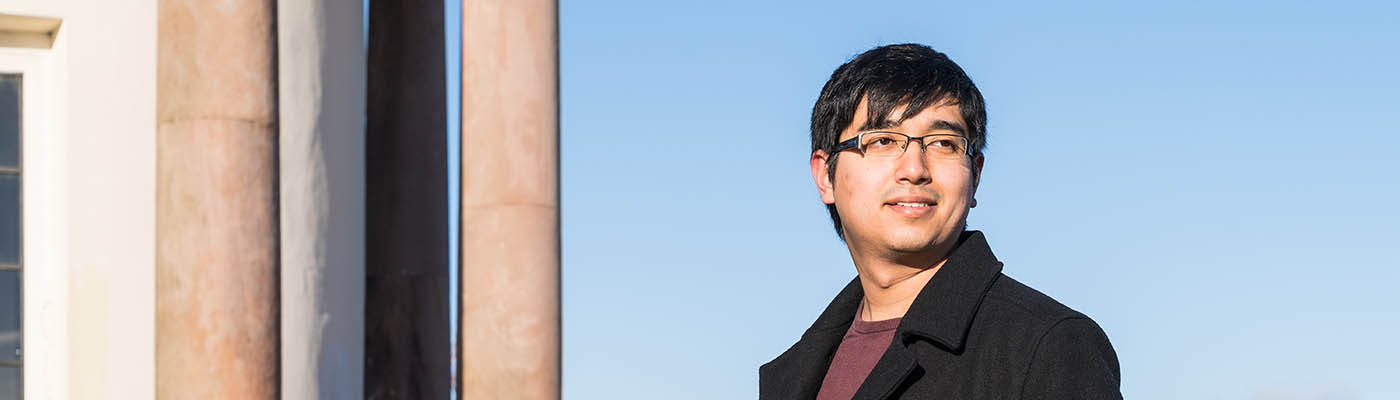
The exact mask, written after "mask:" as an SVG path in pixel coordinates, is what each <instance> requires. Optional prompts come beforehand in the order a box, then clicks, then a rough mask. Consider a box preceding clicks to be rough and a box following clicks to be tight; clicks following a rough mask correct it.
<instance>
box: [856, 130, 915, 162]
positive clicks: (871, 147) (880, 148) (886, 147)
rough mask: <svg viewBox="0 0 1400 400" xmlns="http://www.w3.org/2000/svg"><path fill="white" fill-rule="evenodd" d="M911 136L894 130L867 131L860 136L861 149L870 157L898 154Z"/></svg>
mask: <svg viewBox="0 0 1400 400" xmlns="http://www.w3.org/2000/svg"><path fill="white" fill-rule="evenodd" d="M908 140H909V138H908V137H905V136H904V135H900V134H898V133H892V132H867V133H864V134H861V136H860V151H861V152H862V153H865V155H866V156H870V157H892V156H898V155H899V153H902V152H903V150H904V142H906V141H908Z"/></svg>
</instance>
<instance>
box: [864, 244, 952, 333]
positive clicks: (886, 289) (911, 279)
mask: <svg viewBox="0 0 1400 400" xmlns="http://www.w3.org/2000/svg"><path fill="white" fill-rule="evenodd" d="M946 261H947V258H946V257H945V258H943V259H940V260H939V261H938V262H937V263H936V264H934V265H931V266H925V267H911V266H907V265H901V264H898V263H893V262H887V261H882V260H865V261H864V262H862V261H861V260H856V271H857V273H858V274H859V275H860V286H861V288H862V289H864V290H865V299H864V301H865V307H864V310H863V311H861V315H860V318H861V319H862V320H865V321H882V320H887V319H891V318H900V317H903V316H904V313H906V312H908V311H909V306H910V305H912V304H914V298H915V297H918V296H919V292H920V291H922V290H923V289H924V285H925V284H927V283H928V280H929V279H931V278H933V275H934V274H936V273H938V270H939V269H941V268H942V267H943V263H944V262H946Z"/></svg>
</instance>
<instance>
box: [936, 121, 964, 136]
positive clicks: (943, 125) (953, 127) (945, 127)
mask: <svg viewBox="0 0 1400 400" xmlns="http://www.w3.org/2000/svg"><path fill="white" fill-rule="evenodd" d="M929 130H931V131H953V132H957V133H958V134H959V135H963V136H967V128H963V126H962V124H959V123H957V122H950V121H944V120H941V119H940V120H937V121H933V125H931V126H929Z"/></svg>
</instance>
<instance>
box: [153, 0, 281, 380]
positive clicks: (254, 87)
mask: <svg viewBox="0 0 1400 400" xmlns="http://www.w3.org/2000/svg"><path fill="white" fill-rule="evenodd" d="M235 3H236V4H228V2H206V1H198V0H159V1H158V3H157V18H158V19H157V35H156V36H157V50H156V75H157V79H156V80H157V87H156V125H157V127H156V337H155V342H156V354H155V356H156V397H157V398H168V399H209V398H213V399H219V398H237V399H249V398H263V399H269V398H274V397H276V396H277V394H278V347H279V346H278V337H277V333H278V276H277V263H278V230H277V195H276V193H277V158H276V148H277V137H276V122H277V108H276V104H277V102H276V93H277V91H276V82H277V80H276V78H277V77H276V64H275V55H276V51H277V49H276V41H275V27H274V23H275V21H274V20H273V18H274V17H273V15H274V9H273V7H274V4H273V2H272V1H271V0H260V1H241V2H235Z"/></svg>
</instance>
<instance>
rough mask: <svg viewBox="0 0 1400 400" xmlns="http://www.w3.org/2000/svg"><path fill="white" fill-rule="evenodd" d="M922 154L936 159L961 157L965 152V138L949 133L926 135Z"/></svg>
mask: <svg viewBox="0 0 1400 400" xmlns="http://www.w3.org/2000/svg"><path fill="white" fill-rule="evenodd" d="M924 154H925V155H927V156H929V157H932V158H938V159H953V158H962V157H963V155H966V154H967V138H964V137H962V136H951V135H950V136H941V135H940V136H929V137H926V138H924Z"/></svg>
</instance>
